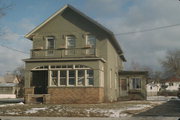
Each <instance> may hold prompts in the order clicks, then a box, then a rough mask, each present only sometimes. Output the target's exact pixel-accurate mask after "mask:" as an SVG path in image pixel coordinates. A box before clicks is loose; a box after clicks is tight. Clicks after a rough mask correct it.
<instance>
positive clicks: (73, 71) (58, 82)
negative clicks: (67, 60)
mask: <svg viewBox="0 0 180 120" xmlns="http://www.w3.org/2000/svg"><path fill="white" fill-rule="evenodd" d="M32 71H50V72H49V73H50V76H49V78H50V86H93V85H94V70H93V69H92V68H90V67H88V66H85V65H79V64H77V65H72V64H70V65H48V66H38V67H35V68H33V69H32ZM46 78H48V76H46Z"/></svg>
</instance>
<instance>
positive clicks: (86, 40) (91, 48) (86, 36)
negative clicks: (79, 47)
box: [86, 34, 97, 55]
mask: <svg viewBox="0 0 180 120" xmlns="http://www.w3.org/2000/svg"><path fill="white" fill-rule="evenodd" d="M89 36H93V37H94V39H95V45H94V47H93V46H91V48H90V49H87V50H86V55H91V54H90V53H88V50H91V49H92V48H94V54H95V52H96V51H95V48H96V42H97V39H96V36H94V35H92V34H87V35H86V46H87V45H90V44H88V37H89Z"/></svg>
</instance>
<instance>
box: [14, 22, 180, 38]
mask: <svg viewBox="0 0 180 120" xmlns="http://www.w3.org/2000/svg"><path fill="white" fill-rule="evenodd" d="M176 26H180V23H179V24H172V25H166V26H161V27H154V28H149V29H143V30H139V31H132V32H123V33H115V34H114V35H116V36H118V35H129V34H136V33H142V32H150V31H154V30H160V29H167V28H171V27H176ZM71 32H72V31H71ZM73 32H76V31H73ZM17 36H22V37H24V35H17Z"/></svg>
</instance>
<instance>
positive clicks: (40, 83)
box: [24, 5, 126, 104]
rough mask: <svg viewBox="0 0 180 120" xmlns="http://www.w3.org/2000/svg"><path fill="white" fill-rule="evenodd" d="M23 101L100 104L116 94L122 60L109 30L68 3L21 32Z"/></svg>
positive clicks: (111, 99) (114, 98)
mask: <svg viewBox="0 0 180 120" xmlns="http://www.w3.org/2000/svg"><path fill="white" fill-rule="evenodd" d="M25 37H26V38H27V39H29V40H31V41H32V42H33V48H32V50H31V56H30V58H28V59H25V60H24V61H25V63H26V72H25V102H26V103H32V102H43V103H55V104H61V103H102V102H112V101H117V100H118V98H119V97H120V89H119V78H120V77H119V71H122V70H123V62H125V61H126V59H125V57H124V55H123V51H122V49H121V47H120V45H119V44H118V41H117V40H116V38H115V37H114V35H113V33H112V32H111V31H110V30H108V29H107V28H105V27H104V26H102V25H100V24H99V23H97V22H96V21H94V20H93V19H91V18H89V17H88V16H86V15H85V14H83V13H82V12H80V11H79V10H77V9H76V8H74V7H72V6H71V5H66V6H64V7H63V8H62V9H60V10H58V11H57V12H56V13H54V14H53V15H52V16H50V17H49V18H48V19H47V20H45V21H44V22H43V23H42V24H40V25H39V26H37V27H36V28H34V29H33V30H32V31H31V32H30V33H28V34H26V36H25Z"/></svg>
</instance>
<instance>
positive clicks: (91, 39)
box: [86, 35, 96, 55]
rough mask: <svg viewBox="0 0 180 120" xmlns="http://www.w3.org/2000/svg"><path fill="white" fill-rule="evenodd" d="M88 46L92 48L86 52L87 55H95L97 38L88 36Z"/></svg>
mask: <svg viewBox="0 0 180 120" xmlns="http://www.w3.org/2000/svg"><path fill="white" fill-rule="evenodd" d="M86 45H87V46H90V49H87V50H86V54H87V55H94V54H95V48H96V37H95V36H94V35H87V36H86Z"/></svg>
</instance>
